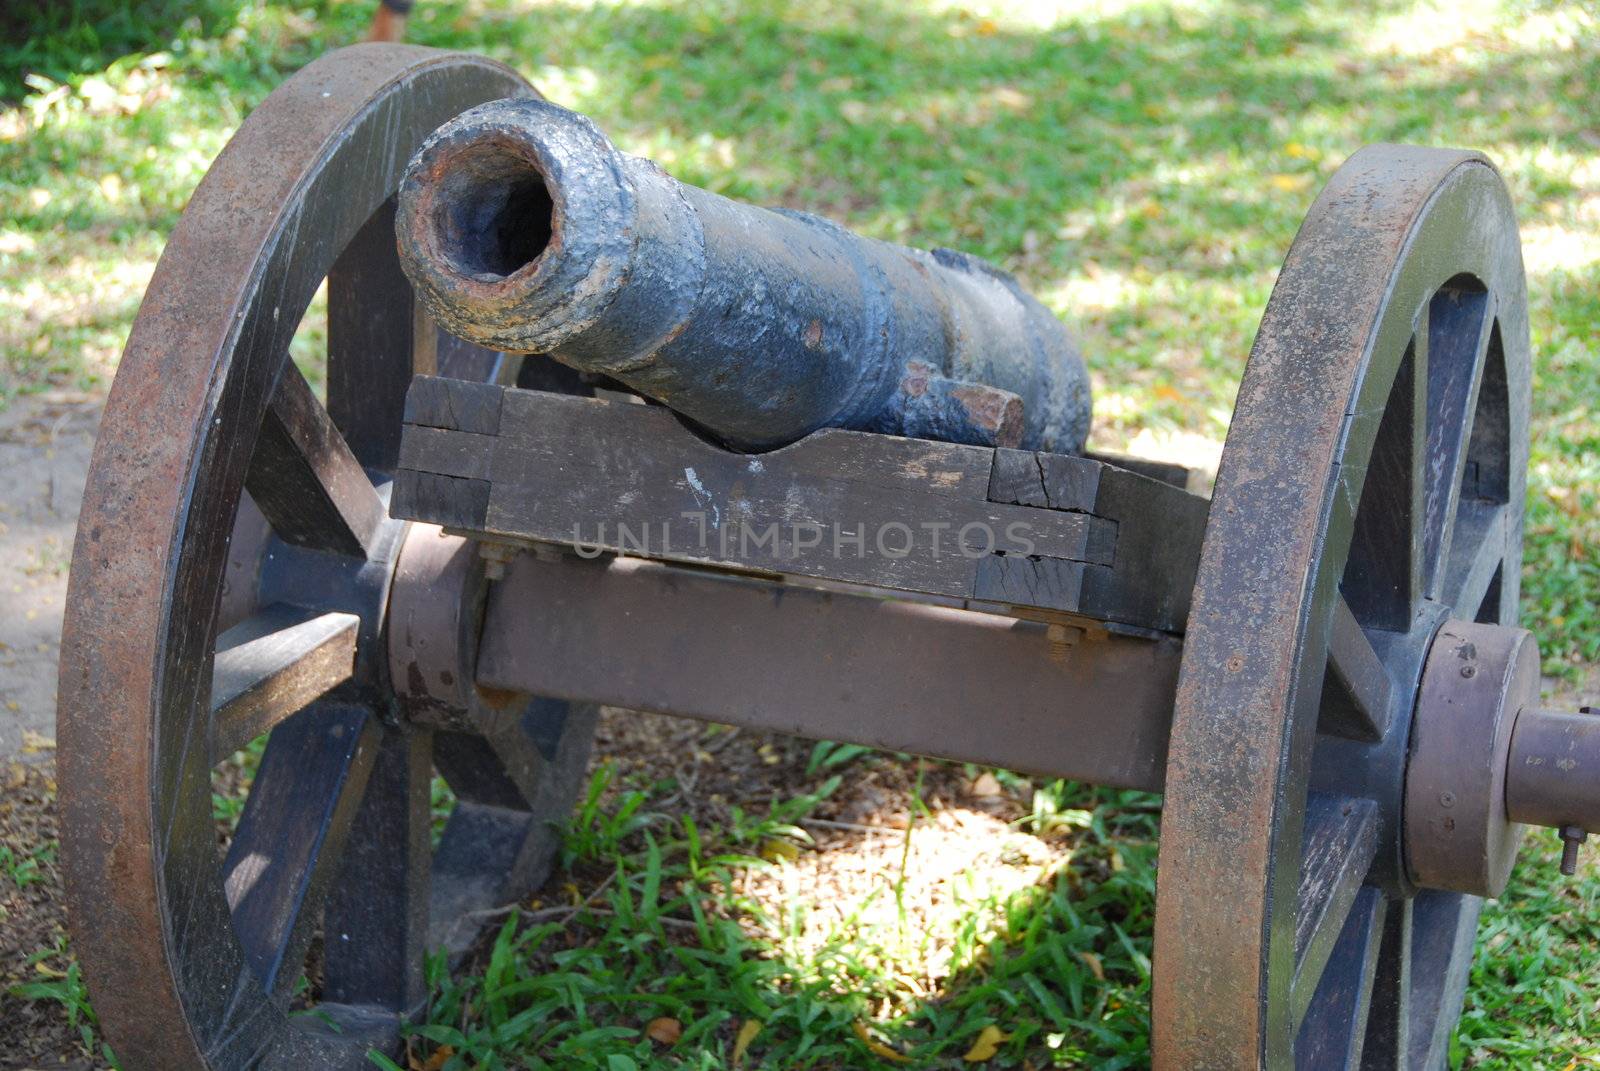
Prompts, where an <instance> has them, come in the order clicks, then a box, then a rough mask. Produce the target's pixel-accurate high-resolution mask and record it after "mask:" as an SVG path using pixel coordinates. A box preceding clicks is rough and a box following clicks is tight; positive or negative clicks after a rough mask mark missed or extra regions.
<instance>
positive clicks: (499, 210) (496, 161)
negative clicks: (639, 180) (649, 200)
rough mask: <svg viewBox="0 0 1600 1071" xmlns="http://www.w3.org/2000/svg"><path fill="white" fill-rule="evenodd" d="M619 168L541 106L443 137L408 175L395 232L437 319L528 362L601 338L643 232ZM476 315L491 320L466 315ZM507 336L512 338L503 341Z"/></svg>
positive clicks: (481, 120) (503, 107) (601, 139)
mask: <svg viewBox="0 0 1600 1071" xmlns="http://www.w3.org/2000/svg"><path fill="white" fill-rule="evenodd" d="M619 157H620V154H619V153H618V152H617V150H616V147H615V146H613V145H612V144H611V142H610V141H609V140H608V139H607V138H606V136H605V135H604V134H602V133H601V132H600V130H599V129H598V128H597V127H596V126H595V125H594V124H593V123H592V122H590V121H589V120H588V119H586V118H585V117H583V116H581V115H578V114H576V113H574V112H569V111H567V110H566V109H565V108H560V107H557V106H555V105H553V104H549V103H548V102H546V101H542V100H533V99H524V98H508V99H506V100H498V101H492V102H490V103H489V104H485V105H482V106H481V107H477V108H473V109H471V110H469V111H467V112H464V113H462V114H461V115H459V116H457V117H456V118H455V119H452V120H451V121H450V122H448V123H446V124H444V125H443V126H442V127H440V128H439V129H438V130H437V131H435V132H434V134H433V135H432V136H431V137H430V138H429V139H428V140H427V142H425V143H424V144H423V146H422V148H421V149H420V150H419V151H418V152H417V154H416V156H415V157H414V158H413V159H412V161H411V164H410V165H409V166H408V167H407V169H406V173H405V177H404V178H403V179H402V181H401V184H400V192H399V212H398V214H397V216H396V220H395V231H396V235H397V237H398V239H399V244H400V250H401V258H402V262H403V266H404V268H405V270H406V274H407V275H408V276H409V277H410V279H411V281H412V284H413V285H415V286H416V287H417V289H418V291H419V293H420V295H421V297H422V299H423V301H424V302H425V303H426V304H427V306H428V309H429V311H430V312H431V313H432V314H433V316H434V318H435V319H437V320H438V321H439V322H440V323H442V324H443V325H444V326H445V327H446V328H448V329H450V330H451V331H453V332H454V333H455V334H457V335H460V336H462V337H469V338H474V339H478V340H483V341H485V342H486V344H489V345H494V346H497V347H499V348H501V349H504V350H507V351H511V352H521V353H532V352H547V351H549V350H552V349H555V348H556V347H558V346H559V345H560V344H561V343H562V342H564V341H565V340H567V339H569V338H571V337H572V336H573V335H576V334H578V333H579V332H581V331H582V330H584V329H585V328H586V327H588V326H589V325H590V324H592V323H593V322H594V319H595V317H596V315H597V314H598V313H599V312H600V310H602V309H603V308H604V307H605V306H606V305H607V304H609V303H610V301H611V300H612V299H613V298H614V297H615V296H616V293H617V291H618V290H619V289H620V288H621V286H622V285H623V283H624V282H625V281H626V279H627V275H628V271H629V264H630V254H631V253H632V250H633V245H634V238H635V235H636V233H637V229H638V228H637V216H638V206H637V199H636V197H635V196H634V191H633V189H632V188H631V186H630V184H629V183H628V182H627V180H626V179H625V178H624V175H623V169H622V167H621V164H620V161H619ZM596 220H604V221H606V222H607V225H606V226H595V225H594V223H593V221H596ZM472 303H479V306H480V308H481V309H483V310H492V313H486V314H485V315H482V316H471V314H470V313H467V312H463V311H460V310H462V309H465V308H468V307H469V306H470V305H471V304H472ZM507 312H511V313H514V314H515V315H514V316H510V317H508V316H506V315H504V314H505V313H507ZM469 316H471V318H470V319H469V318H468V317H469ZM506 322H511V323H514V324H515V327H514V329H512V330H505V329H501V330H500V331H498V332H496V329H495V325H496V324H500V323H506Z"/></svg>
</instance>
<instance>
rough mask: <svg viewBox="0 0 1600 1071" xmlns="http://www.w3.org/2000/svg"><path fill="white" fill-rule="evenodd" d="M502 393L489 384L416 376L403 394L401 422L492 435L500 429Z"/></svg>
mask: <svg viewBox="0 0 1600 1071" xmlns="http://www.w3.org/2000/svg"><path fill="white" fill-rule="evenodd" d="M504 394H505V392H504V390H502V389H501V388H500V387H497V386H495V385H494V384H493V383H471V382H468V381H467V380H464V379H444V378H442V377H440V376H417V377H416V378H414V379H413V380H412V381H411V389H410V390H409V391H408V392H406V414H405V421H406V424H407V425H412V424H417V425H421V426H423V427H429V428H450V429H451V430H453V431H472V432H477V433H478V434H480V435H494V434H496V433H497V432H499V430H500V400H501V398H502V397H503V396H504Z"/></svg>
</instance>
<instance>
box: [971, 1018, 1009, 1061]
mask: <svg viewBox="0 0 1600 1071" xmlns="http://www.w3.org/2000/svg"><path fill="white" fill-rule="evenodd" d="M1005 1039H1006V1036H1005V1034H1004V1033H1002V1032H1001V1030H1000V1028H999V1027H998V1026H995V1025H994V1024H993V1023H990V1024H989V1025H988V1026H986V1027H984V1028H983V1029H982V1030H980V1031H978V1037H977V1040H975V1041H973V1043H972V1048H970V1049H968V1050H967V1052H966V1055H965V1056H963V1057H961V1058H962V1059H963V1060H965V1061H966V1062H967V1063H969V1064H981V1063H983V1062H984V1061H985V1060H992V1059H994V1054H995V1053H997V1052H999V1051H1000V1043H1001V1042H1002V1041H1004V1040H1005Z"/></svg>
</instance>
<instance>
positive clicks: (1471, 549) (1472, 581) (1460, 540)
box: [1441, 498, 1508, 618]
mask: <svg viewBox="0 0 1600 1071" xmlns="http://www.w3.org/2000/svg"><path fill="white" fill-rule="evenodd" d="M1507 520H1508V518H1507V508H1506V507H1505V506H1497V505H1494V504H1492V503H1489V502H1484V501H1483V500H1481V499H1475V498H1463V499H1462V500H1461V508H1460V509H1459V510H1458V511H1457V513H1456V523H1455V532H1454V534H1453V536H1452V537H1451V541H1450V562H1449V564H1448V565H1447V566H1446V567H1445V569H1444V582H1443V585H1442V588H1443V591H1442V595H1441V597H1442V598H1443V600H1444V601H1445V602H1447V603H1448V604H1449V605H1451V606H1453V607H1455V609H1456V616H1458V617H1465V618H1471V617H1473V616H1475V615H1476V614H1477V612H1478V608H1479V607H1480V606H1482V605H1483V602H1484V599H1485V598H1486V597H1487V596H1488V594H1489V590H1490V589H1491V588H1492V587H1493V586H1494V582H1495V577H1496V575H1497V574H1498V573H1499V572H1500V568H1501V565H1502V564H1503V563H1504V561H1505V558H1506V524H1507Z"/></svg>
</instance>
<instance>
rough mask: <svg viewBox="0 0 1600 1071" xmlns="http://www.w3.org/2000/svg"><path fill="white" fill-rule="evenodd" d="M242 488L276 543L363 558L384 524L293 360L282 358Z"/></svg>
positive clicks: (374, 497)
mask: <svg viewBox="0 0 1600 1071" xmlns="http://www.w3.org/2000/svg"><path fill="white" fill-rule="evenodd" d="M245 489H246V490H248V491H249V492H250V497H251V498H253V499H254V500H255V503H256V506H257V507H259V508H260V510H261V512H262V513H263V514H265V515H266V518H267V521H268V522H269V523H270V524H271V525H272V530H273V531H274V532H276V533H277V535H278V538H280V539H282V540H283V541H284V542H285V543H292V544H294V545H295V546H297V547H310V548H312V549H314V550H331V551H334V552H336V553H339V554H348V555H351V556H364V555H365V554H366V553H367V552H368V550H369V549H371V546H372V541H373V539H374V537H375V536H376V534H377V531H378V527H379V526H380V525H381V524H383V521H384V516H385V511H384V506H383V500H382V499H380V498H379V497H378V492H377V491H376V490H375V489H374V488H373V486H372V482H371V481H370V480H369V479H368V478H367V474H366V473H365V472H364V471H362V468H361V463H360V462H359V461H357V460H356V457H355V455H354V454H352V453H351V452H350V448H349V447H348V446H346V445H345V441H344V439H343V438H342V437H341V435H340V433H339V429H338V428H336V427H335V426H334V423H333V421H332V419H331V418H330V417H329V415H328V411H327V410H326V409H324V408H323V407H322V403H321V402H319V401H317V397H316V395H315V394H313V393H312V391H311V385H310V384H309V383H307V382H306V378H305V376H303V375H301V373H300V369H298V368H297V367H295V364H294V362H293V361H290V360H288V359H287V358H285V359H284V368H283V372H282V374H281V375H279V377H278V385H277V387H276V389H274V391H273V393H272V403H271V405H270V406H269V407H268V408H267V413H266V416H265V417H264V418H263V419H262V422H261V432H260V434H259V435H258V436H257V438H256V448H255V453H253V454H252V455H251V457H250V469H249V471H248V472H247V473H246V475H245Z"/></svg>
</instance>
